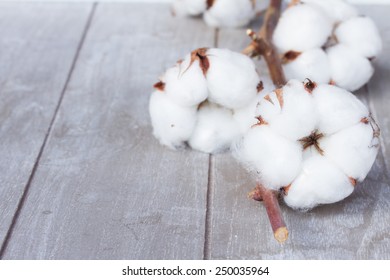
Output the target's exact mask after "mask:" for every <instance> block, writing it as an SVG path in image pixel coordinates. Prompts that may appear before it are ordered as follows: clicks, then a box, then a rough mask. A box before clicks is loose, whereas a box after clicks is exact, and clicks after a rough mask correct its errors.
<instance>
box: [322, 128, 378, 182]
mask: <svg viewBox="0 0 390 280" xmlns="http://www.w3.org/2000/svg"><path fill="white" fill-rule="evenodd" d="M377 144H378V142H377V138H374V137H373V130H372V127H371V125H370V124H369V123H364V122H359V123H358V124H356V125H354V126H352V127H350V128H347V129H344V130H342V131H340V132H338V133H336V134H333V135H331V136H329V137H324V138H323V139H321V140H320V146H321V148H322V149H323V150H324V154H325V157H327V158H328V159H330V160H331V161H332V162H333V163H335V164H336V165H337V166H338V167H339V168H340V169H341V170H342V171H343V172H344V173H345V174H346V175H348V176H349V177H351V178H353V179H355V180H358V181H363V180H364V178H365V177H366V176H367V173H368V172H369V171H370V169H371V167H372V165H373V163H374V161H375V158H376V155H377V153H378V146H377Z"/></svg>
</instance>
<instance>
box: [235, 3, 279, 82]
mask: <svg viewBox="0 0 390 280" xmlns="http://www.w3.org/2000/svg"><path fill="white" fill-rule="evenodd" d="M281 6H282V0H271V1H270V4H269V6H268V9H267V11H266V13H265V16H264V23H263V25H262V27H261V28H260V31H259V32H258V33H257V34H256V33H254V32H252V31H251V30H249V31H248V35H249V36H250V37H251V38H252V43H251V44H250V45H249V46H248V47H246V48H245V49H244V50H243V51H242V53H244V54H246V55H249V56H251V57H255V56H259V55H261V56H263V57H264V59H265V61H266V63H267V65H268V69H269V72H270V75H271V79H272V81H273V83H274V84H275V86H277V87H280V86H283V85H285V84H286V82H287V81H286V78H285V76H284V73H283V68H282V62H281V59H280V57H279V55H278V52H277V50H276V48H275V46H274V45H273V43H272V35H273V33H274V30H275V27H276V25H277V23H278V20H279V17H280V10H281Z"/></svg>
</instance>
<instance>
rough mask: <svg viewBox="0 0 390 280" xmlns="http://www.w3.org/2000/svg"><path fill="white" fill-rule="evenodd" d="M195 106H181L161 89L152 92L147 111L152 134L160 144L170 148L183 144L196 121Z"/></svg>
mask: <svg viewBox="0 0 390 280" xmlns="http://www.w3.org/2000/svg"><path fill="white" fill-rule="evenodd" d="M196 110H197V107H182V106H179V105H177V104H176V103H174V102H172V101H171V100H170V99H169V98H168V96H167V95H166V94H165V93H164V92H161V91H155V92H153V93H152V95H151V97H150V102H149V113H150V117H151V120H152V126H153V134H154V136H155V137H156V138H157V139H158V140H159V141H160V143H161V144H162V145H166V146H168V147H170V148H172V149H176V148H179V147H182V146H184V142H185V141H187V140H188V139H189V138H190V136H191V134H192V131H193V129H194V127H195V123H196Z"/></svg>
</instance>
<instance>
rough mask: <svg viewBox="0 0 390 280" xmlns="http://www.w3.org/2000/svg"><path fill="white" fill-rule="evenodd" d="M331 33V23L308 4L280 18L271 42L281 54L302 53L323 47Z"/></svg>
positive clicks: (288, 11) (298, 6)
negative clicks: (289, 52)
mask: <svg viewBox="0 0 390 280" xmlns="http://www.w3.org/2000/svg"><path fill="white" fill-rule="evenodd" d="M331 32H332V23H331V21H330V20H329V19H328V17H327V16H326V15H324V14H323V13H322V12H321V11H320V10H319V9H317V8H316V7H314V6H311V5H308V4H302V5H296V6H293V7H291V8H288V9H287V10H286V11H285V12H284V13H283V14H282V16H281V17H280V19H279V22H278V25H277V26H276V28H275V32H274V34H273V42H274V44H275V46H276V47H277V48H278V49H279V50H280V51H281V52H282V53H285V52H288V51H298V52H302V51H306V50H310V49H312V48H319V47H321V46H322V45H324V44H325V42H326V41H327V39H328V37H329V36H330V35H331Z"/></svg>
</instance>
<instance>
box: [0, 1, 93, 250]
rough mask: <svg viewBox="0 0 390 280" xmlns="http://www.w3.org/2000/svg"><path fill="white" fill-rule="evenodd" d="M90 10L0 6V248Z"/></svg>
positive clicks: (83, 6)
mask: <svg viewBox="0 0 390 280" xmlns="http://www.w3.org/2000/svg"><path fill="white" fill-rule="evenodd" d="M90 7H91V5H90V4H72V5H69V4H58V3H57V4H49V5H48V4H46V5H45V4H37V3H35V4H20V3H19V4H16V3H0V50H1V51H0V174H1V175H0V186H1V187H0V197H1V201H0V245H1V244H3V243H4V239H5V237H6V235H7V232H8V229H9V227H10V225H11V223H12V219H13V217H14V215H15V212H16V210H17V207H18V203H19V201H20V199H21V197H22V195H23V192H24V189H25V186H26V184H27V182H28V180H29V176H30V174H31V172H32V169H33V166H34V163H35V161H36V158H37V156H38V154H39V151H40V148H41V146H42V143H43V141H44V138H45V135H46V132H47V130H48V127H49V125H50V122H51V120H52V118H53V114H54V112H55V109H56V106H57V104H58V101H59V98H60V96H61V93H62V90H63V87H64V84H65V82H66V80H67V77H68V74H69V71H70V68H71V65H72V61H73V59H74V56H75V53H76V50H77V47H78V44H79V41H80V38H81V35H82V32H83V29H84V26H85V24H86V20H87V18H88V14H89V12H90Z"/></svg>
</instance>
